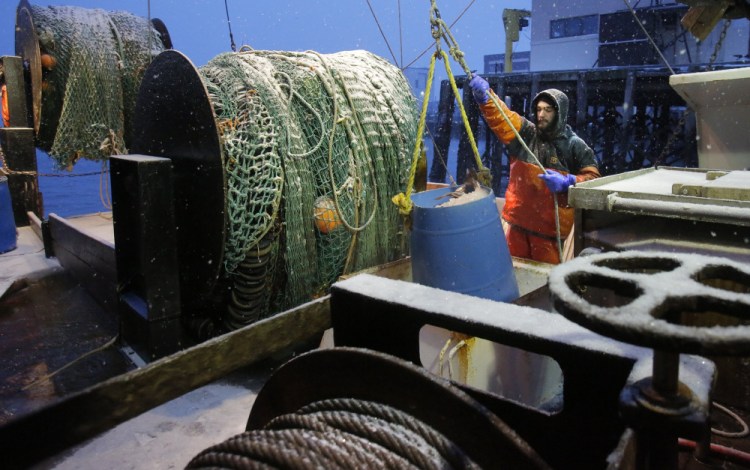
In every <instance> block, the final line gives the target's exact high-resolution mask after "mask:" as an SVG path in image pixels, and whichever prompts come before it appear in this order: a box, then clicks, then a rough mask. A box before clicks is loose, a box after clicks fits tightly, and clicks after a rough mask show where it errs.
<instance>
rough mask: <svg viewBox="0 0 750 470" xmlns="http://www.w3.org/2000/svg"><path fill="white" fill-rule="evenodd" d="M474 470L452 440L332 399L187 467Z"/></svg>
mask: <svg viewBox="0 0 750 470" xmlns="http://www.w3.org/2000/svg"><path fill="white" fill-rule="evenodd" d="M217 466H221V467H224V468H268V467H266V466H269V467H276V468H279V467H281V468H290V469H291V468H294V469H306V468H332V469H334V468H414V469H436V470H437V469H451V468H463V469H478V468H479V467H478V466H477V465H476V464H475V463H474V462H473V461H472V460H471V459H470V458H469V457H468V456H467V455H466V454H465V453H464V452H463V451H462V450H461V449H460V448H459V447H458V446H456V445H455V444H454V443H453V442H452V441H450V440H449V439H447V438H446V437H445V436H444V435H442V434H441V433H439V432H438V431H436V430H435V429H433V428H432V427H430V426H429V425H427V424H426V423H423V422H421V421H419V420H417V419H416V418H414V417H413V416H411V415H409V414H407V413H405V412H403V411H401V410H398V409H396V408H393V407H390V406H387V405H383V404H380V403H376V402H371V401H364V400H356V399H347V398H339V399H331V400H323V401H318V402H314V403H311V404H309V405H307V406H304V407H302V408H300V409H299V410H297V411H296V412H295V413H291V414H286V415H281V416H278V417H276V418H274V419H273V420H272V421H271V422H269V423H268V425H266V426H265V427H264V428H263V429H261V430H252V431H246V432H244V433H242V434H240V435H237V436H235V437H233V438H230V439H229V440H227V441H225V442H223V443H220V444H218V445H215V446H213V447H210V448H208V449H206V450H204V451H203V452H201V453H200V454H198V455H197V456H196V457H194V458H193V459H192V460H191V461H190V463H189V464H188V466H187V468H206V467H217Z"/></svg>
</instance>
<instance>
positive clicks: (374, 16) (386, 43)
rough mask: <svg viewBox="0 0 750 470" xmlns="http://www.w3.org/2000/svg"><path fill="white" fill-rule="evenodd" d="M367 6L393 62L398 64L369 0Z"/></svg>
mask: <svg viewBox="0 0 750 470" xmlns="http://www.w3.org/2000/svg"><path fill="white" fill-rule="evenodd" d="M367 6H368V7H370V13H372V18H373V19H374V20H375V24H376V25H378V30H379V31H380V35H381V36H382V37H383V41H385V45H386V46H387V47H388V51H389V52H390V53H391V57H393V63H394V64H396V65H398V60H396V54H394V53H393V49H391V44H390V43H389V42H388V38H387V37H386V36H385V32H384V31H383V28H382V27H381V26H380V21H379V20H378V16H377V15H376V14H375V10H373V9H372V4H371V3H370V0H367Z"/></svg>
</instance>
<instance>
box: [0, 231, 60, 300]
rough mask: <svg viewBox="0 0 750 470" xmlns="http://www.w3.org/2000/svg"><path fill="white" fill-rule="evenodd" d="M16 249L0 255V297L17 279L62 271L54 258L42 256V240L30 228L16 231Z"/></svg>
mask: <svg viewBox="0 0 750 470" xmlns="http://www.w3.org/2000/svg"><path fill="white" fill-rule="evenodd" d="M17 233H18V238H17V240H16V248H15V249H14V250H11V251H8V252H6V253H3V254H0V297H2V296H3V295H4V294H5V292H6V291H7V290H8V289H9V288H10V286H11V285H13V283H14V282H15V281H17V280H19V279H29V278H33V277H39V276H43V275H46V274H49V273H50V272H51V271H53V270H57V269H62V267H61V266H60V264H59V263H58V262H57V260H56V259H54V258H47V257H45V256H44V245H43V244H42V240H40V239H39V237H38V236H37V235H36V233H34V231H33V230H32V229H31V228H30V227H21V228H19V229H18V232H17Z"/></svg>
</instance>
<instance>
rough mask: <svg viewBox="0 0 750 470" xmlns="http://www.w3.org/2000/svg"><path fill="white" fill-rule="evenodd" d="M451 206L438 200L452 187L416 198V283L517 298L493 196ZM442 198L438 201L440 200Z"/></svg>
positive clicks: (413, 235)
mask: <svg viewBox="0 0 750 470" xmlns="http://www.w3.org/2000/svg"><path fill="white" fill-rule="evenodd" d="M483 189H484V190H485V191H486V192H487V193H488V194H487V196H486V197H483V198H481V199H477V200H475V201H472V202H469V203H466V204H460V205H454V206H449V207H436V206H437V205H439V204H442V203H444V202H446V201H447V198H439V197H440V196H442V195H445V194H446V193H448V192H450V191H451V190H452V188H440V189H435V190H431V191H424V192H421V193H416V194H413V195H412V197H411V200H412V202H413V203H414V207H413V210H412V231H411V265H412V280H413V281H414V282H416V283H418V284H423V285H426V286H431V287H437V288H439V289H444V290H449V291H453V292H460V293H462V294H468V295H473V296H476V297H483V298H486V299H492V300H499V301H502V302H509V301H512V300H514V299H516V298H518V296H519V294H518V284H517V282H516V276H515V274H514V273H513V260H512V259H511V256H510V252H509V251H508V243H507V242H506V241H505V234H504V233H503V228H502V225H501V224H500V215H499V213H498V210H497V205H496V204H495V195H494V193H493V192H492V190H491V189H489V188H484V187H483ZM438 198H439V199H438Z"/></svg>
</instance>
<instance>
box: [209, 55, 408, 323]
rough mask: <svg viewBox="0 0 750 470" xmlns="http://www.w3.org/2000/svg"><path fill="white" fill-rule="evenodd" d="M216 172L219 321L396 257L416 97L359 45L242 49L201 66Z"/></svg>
mask: <svg viewBox="0 0 750 470" xmlns="http://www.w3.org/2000/svg"><path fill="white" fill-rule="evenodd" d="M200 73H201V75H202V77H203V80H204V83H205V85H206V88H207V90H208V92H209V96H210V99H211V103H212V105H213V108H214V112H215V117H216V121H217V124H218V127H219V131H220V134H221V137H222V142H223V152H224V165H225V171H226V177H227V201H226V210H227V219H228V227H227V239H226V242H225V261H224V264H225V266H224V267H225V271H226V273H227V276H228V278H229V279H230V282H231V295H230V301H229V306H228V312H227V314H226V315H225V316H224V317H223V318H222V321H223V323H224V325H225V326H227V327H229V328H236V327H239V326H242V325H245V324H248V323H251V322H253V321H256V320H258V319H260V318H264V317H266V316H268V315H270V314H272V313H275V312H278V311H282V310H285V309H287V308H290V307H292V306H296V305H299V304H301V303H303V302H306V301H309V300H311V299H313V298H315V297H316V296H318V295H322V294H324V293H325V292H326V291H327V289H328V287H330V285H331V283H333V282H334V281H335V280H336V279H337V278H339V276H341V275H342V274H347V273H352V272H356V271H359V270H361V269H364V268H367V267H372V266H376V265H379V264H382V263H385V262H388V261H392V260H394V259H398V258H400V257H403V256H404V255H405V254H406V251H407V250H408V247H407V246H406V242H405V238H406V237H405V236H404V235H405V234H404V232H403V225H402V223H401V218H400V216H399V214H398V210H397V208H396V206H395V205H394V204H393V203H392V202H391V197H392V196H393V195H395V194H398V193H399V192H402V191H403V190H404V188H405V186H406V179H407V176H408V170H409V163H410V161H409V160H410V158H411V152H412V150H413V148H414V140H415V138H416V124H417V109H416V103H415V99H414V97H413V95H412V93H411V90H410V88H409V85H408V83H407V82H406V79H405V78H404V76H403V74H402V73H401V72H400V70H399V69H397V68H396V67H394V66H392V65H390V64H389V63H388V62H386V61H385V60H383V59H382V58H380V57H378V56H375V55H373V54H371V53H368V52H365V51H349V52H340V53H336V54H325V55H324V54H318V53H315V52H280V51H244V52H239V53H226V54H222V55H219V56H217V57H216V58H214V59H213V60H211V61H210V62H209V63H208V64H206V65H205V66H203V67H201V68H200Z"/></svg>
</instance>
